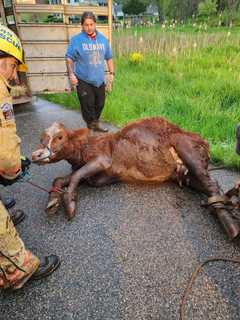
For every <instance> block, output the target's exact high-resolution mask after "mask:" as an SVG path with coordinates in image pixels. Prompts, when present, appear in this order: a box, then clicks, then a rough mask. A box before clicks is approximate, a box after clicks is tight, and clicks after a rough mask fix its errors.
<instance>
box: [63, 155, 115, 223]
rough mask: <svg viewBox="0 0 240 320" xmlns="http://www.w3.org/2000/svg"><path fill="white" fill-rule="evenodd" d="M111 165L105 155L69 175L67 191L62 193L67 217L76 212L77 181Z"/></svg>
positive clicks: (70, 217)
mask: <svg viewBox="0 0 240 320" xmlns="http://www.w3.org/2000/svg"><path fill="white" fill-rule="evenodd" d="M110 165H111V160H110V159H109V158H107V157H99V158H97V159H95V160H93V161H91V162H89V163H87V164H85V165H84V166H83V167H81V168H80V169H78V170H77V171H76V172H74V173H73V174H72V176H71V179H70V183H69V186H68V190H67V192H65V193H64V195H63V199H64V205H65V209H66V213H67V216H68V219H69V220H70V219H72V218H73V217H74V216H75V213H76V188H77V186H78V184H79V182H80V181H81V180H83V179H87V178H89V177H92V176H94V175H96V174H97V173H100V172H103V171H104V170H106V169H107V168H109V167H110Z"/></svg>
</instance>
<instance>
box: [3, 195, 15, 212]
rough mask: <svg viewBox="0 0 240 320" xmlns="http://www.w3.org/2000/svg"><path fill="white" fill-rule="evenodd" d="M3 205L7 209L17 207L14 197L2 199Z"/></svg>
mask: <svg viewBox="0 0 240 320" xmlns="http://www.w3.org/2000/svg"><path fill="white" fill-rule="evenodd" d="M1 200H2V203H3V204H4V207H5V208H6V209H11V208H12V207H14V206H15V204H16V201H15V199H14V198H12V197H1Z"/></svg>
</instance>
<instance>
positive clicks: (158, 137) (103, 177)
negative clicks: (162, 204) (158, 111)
mask: <svg viewBox="0 0 240 320" xmlns="http://www.w3.org/2000/svg"><path fill="white" fill-rule="evenodd" d="M32 159H33V161H34V162H36V163H38V164H47V163H53V162H57V161H60V160H66V161H68V162H69V163H70V164H71V165H72V168H73V172H72V174H71V175H68V176H65V177H62V178H57V179H55V180H54V182H53V187H52V190H51V192H50V196H49V202H48V206H47V209H46V211H47V212H48V214H54V213H55V212H56V211H57V209H58V206H59V205H60V202H61V192H59V191H61V190H62V189H63V188H64V187H68V188H67V191H65V192H64V193H63V202H64V205H65V208H66V212H67V215H68V218H69V219H71V218H73V217H74V215H75V211H76V188H77V186H78V184H79V183H80V182H81V181H83V180H87V181H88V182H89V183H90V184H91V185H94V186H101V185H104V184H108V183H112V182H113V181H125V182H133V183H160V182H163V181H166V180H175V181H178V183H179V184H180V185H182V184H185V185H188V186H191V187H194V188H197V189H198V190H200V191H202V192H204V193H205V194H207V195H208V197H209V198H208V204H209V206H210V207H211V208H212V209H213V211H214V212H215V213H216V215H217V217H218V219H219V220H220V222H221V224H222V225H223V227H224V229H225V231H226V232H227V234H228V235H229V237H230V238H231V239H233V238H235V237H237V236H238V234H239V233H240V228H239V225H238V223H237V222H236V221H235V220H234V218H233V217H232V215H231V213H229V212H228V211H226V210H225V209H224V204H223V203H224V195H223V194H222V191H221V190H220V188H219V186H218V185H217V183H216V182H215V181H213V180H212V179H211V177H210V176H209V172H208V163H209V146H208V143H207V142H206V141H205V140H203V139H202V138H201V137H200V136H199V135H197V134H194V133H191V132H187V131H184V130H182V129H180V128H179V127H177V126H176V125H174V124H172V123H170V122H168V121H167V120H166V119H164V118H148V119H143V120H139V121H135V122H133V123H130V124H129V125H127V126H126V127H124V128H123V129H121V130H119V131H118V132H116V133H109V134H104V135H97V136H96V135H91V131H90V130H89V129H86V128H82V129H78V130H74V131H73V130H67V129H66V128H65V127H64V125H63V124H58V123H54V124H53V125H52V126H51V127H50V128H48V129H47V130H46V131H45V132H44V133H43V135H42V137H41V144H40V146H39V147H38V149H37V150H36V151H35V152H33V154H32Z"/></svg>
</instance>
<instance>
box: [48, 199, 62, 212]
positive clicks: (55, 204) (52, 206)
mask: <svg viewBox="0 0 240 320" xmlns="http://www.w3.org/2000/svg"><path fill="white" fill-rule="evenodd" d="M59 206H60V200H59V199H58V198H53V199H51V200H49V201H48V204H47V207H46V209H45V212H46V213H47V215H49V216H52V215H54V214H55V213H56V212H57V210H58V208H59Z"/></svg>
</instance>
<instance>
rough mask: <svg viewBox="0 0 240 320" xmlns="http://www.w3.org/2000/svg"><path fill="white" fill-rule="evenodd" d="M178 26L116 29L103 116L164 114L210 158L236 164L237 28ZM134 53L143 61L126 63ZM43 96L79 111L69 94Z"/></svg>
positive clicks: (115, 119) (120, 120)
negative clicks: (202, 141) (205, 145)
mask: <svg viewBox="0 0 240 320" xmlns="http://www.w3.org/2000/svg"><path fill="white" fill-rule="evenodd" d="M183 28H184V27H183V26H180V27H175V26H174V27H173V26H172V27H171V26H170V25H168V26H165V27H153V28H138V29H128V30H126V31H125V32H123V31H119V32H117V31H115V33H114V36H113V38H114V43H113V50H114V53H115V64H116V78H115V81H114V90H113V91H112V93H111V94H109V95H108V97H107V100H106V106H105V109H104V112H103V115H102V117H103V119H104V120H106V121H109V122H112V123H114V124H116V125H118V126H122V125H124V124H126V123H128V122H129V121H131V120H134V119H138V118H142V117H149V116H163V117H166V118H167V119H169V120H170V121H172V122H174V123H176V124H178V125H180V126H181V127H183V128H185V129H187V130H191V131H194V132H197V133H200V134H201V135H202V136H203V137H204V138H206V139H207V140H208V141H209V143H210V145H211V157H212V160H213V161H214V162H218V163H224V164H225V165H227V166H229V167H235V168H240V157H238V156H237V155H235V152H234V147H235V127H236V124H237V123H238V121H239V122H240V51H239V47H240V36H239V33H238V32H237V31H238V29H234V28H227V29H226V28H224V29H222V28H215V30H214V31H213V30H212V29H209V28H208V27H207V28H206V27H202V26H201V28H200V26H199V25H198V26H192V30H190V27H186V31H185V32H184V30H183ZM133 52H140V53H141V54H142V55H143V61H141V62H139V63H137V62H136V63H135V64H134V63H131V62H130V60H129V56H130V55H131V53H133ZM47 99H49V100H51V101H53V102H56V103H60V104H62V105H64V106H66V107H67V108H73V109H79V103H78V100H77V98H76V95H75V94H74V93H73V94H61V95H48V96H47Z"/></svg>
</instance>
